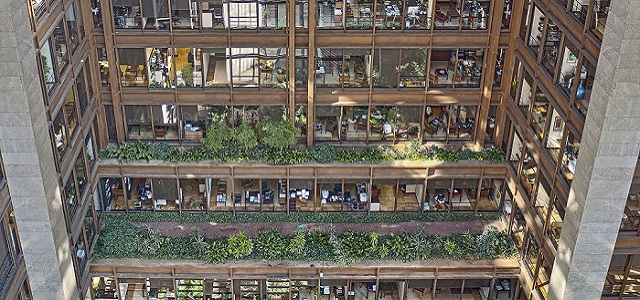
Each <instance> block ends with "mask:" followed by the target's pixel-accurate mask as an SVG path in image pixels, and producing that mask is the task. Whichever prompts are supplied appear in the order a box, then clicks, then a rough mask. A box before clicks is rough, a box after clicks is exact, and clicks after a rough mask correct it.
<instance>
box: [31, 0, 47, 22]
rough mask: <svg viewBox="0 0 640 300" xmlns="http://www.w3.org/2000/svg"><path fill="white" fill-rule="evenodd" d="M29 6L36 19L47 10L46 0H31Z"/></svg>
mask: <svg viewBox="0 0 640 300" xmlns="http://www.w3.org/2000/svg"><path fill="white" fill-rule="evenodd" d="M31 8H33V15H34V16H35V18H36V20H37V19H38V18H40V17H41V16H42V15H43V14H44V13H45V12H47V2H46V1H45V0H31Z"/></svg>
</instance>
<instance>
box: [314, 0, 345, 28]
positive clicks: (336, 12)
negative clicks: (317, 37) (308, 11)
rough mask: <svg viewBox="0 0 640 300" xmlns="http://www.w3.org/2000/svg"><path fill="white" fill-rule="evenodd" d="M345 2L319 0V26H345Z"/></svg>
mask: <svg viewBox="0 0 640 300" xmlns="http://www.w3.org/2000/svg"><path fill="white" fill-rule="evenodd" d="M344 3H345V2H343V1H336V0H328V1H318V28H329V29H331V28H343V22H344V16H345V12H344V10H345V9H346V7H344Z"/></svg>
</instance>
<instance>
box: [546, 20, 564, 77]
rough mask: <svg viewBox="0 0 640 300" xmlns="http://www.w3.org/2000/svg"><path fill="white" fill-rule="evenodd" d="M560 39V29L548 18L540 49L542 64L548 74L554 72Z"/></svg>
mask: <svg viewBox="0 0 640 300" xmlns="http://www.w3.org/2000/svg"><path fill="white" fill-rule="evenodd" d="M561 39H562V31H560V29H559V28H558V26H557V25H556V24H555V23H554V22H553V20H551V19H549V21H548V22H547V31H546V36H545V39H544V47H543V50H542V66H544V68H545V69H546V70H547V72H549V74H554V70H555V66H556V62H557V60H558V52H560V40H561Z"/></svg>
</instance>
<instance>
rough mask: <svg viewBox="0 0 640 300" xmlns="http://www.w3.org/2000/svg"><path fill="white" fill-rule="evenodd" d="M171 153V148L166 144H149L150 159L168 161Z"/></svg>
mask: <svg viewBox="0 0 640 300" xmlns="http://www.w3.org/2000/svg"><path fill="white" fill-rule="evenodd" d="M170 153H171V147H169V144H167V143H153V144H151V157H152V158H153V159H158V160H169V154H170Z"/></svg>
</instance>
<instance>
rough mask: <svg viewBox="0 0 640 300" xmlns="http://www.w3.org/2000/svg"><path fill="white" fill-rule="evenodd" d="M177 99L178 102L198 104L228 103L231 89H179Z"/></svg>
mask: <svg viewBox="0 0 640 300" xmlns="http://www.w3.org/2000/svg"><path fill="white" fill-rule="evenodd" d="M177 95H178V101H179V102H180V103H198V104H204V103H206V104H221V105H224V104H230V103H231V91H230V90H229V89H208V88H207V89H205V90H204V93H203V92H202V91H200V90H197V91H179V92H178V94H177Z"/></svg>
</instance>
